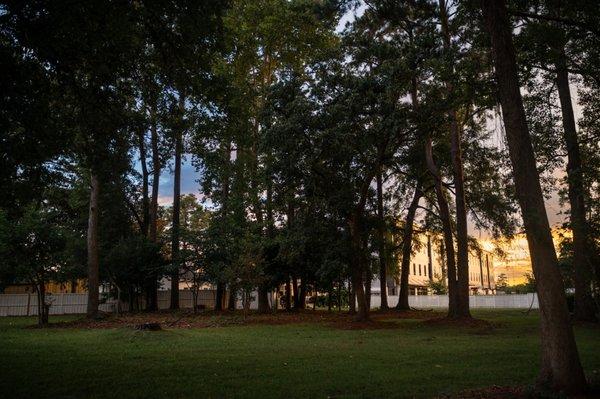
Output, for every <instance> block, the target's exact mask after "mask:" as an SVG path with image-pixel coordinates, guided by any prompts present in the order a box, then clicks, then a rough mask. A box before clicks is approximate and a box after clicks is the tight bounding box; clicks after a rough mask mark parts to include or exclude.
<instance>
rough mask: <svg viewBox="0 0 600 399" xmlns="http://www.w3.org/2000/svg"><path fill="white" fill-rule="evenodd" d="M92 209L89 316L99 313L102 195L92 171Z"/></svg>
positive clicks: (88, 231)
mask: <svg viewBox="0 0 600 399" xmlns="http://www.w3.org/2000/svg"><path fill="white" fill-rule="evenodd" d="M90 186H91V187H90V210H89V214H88V229H87V257H88V260H87V262H88V302H87V317H88V318H94V317H96V316H97V315H98V305H99V303H100V298H99V294H100V293H99V289H100V287H99V284H100V264H99V259H98V200H99V197H100V181H99V179H98V175H96V173H95V172H93V171H92V173H91V176H90Z"/></svg>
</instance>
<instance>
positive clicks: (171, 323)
mask: <svg viewBox="0 0 600 399" xmlns="http://www.w3.org/2000/svg"><path fill="white" fill-rule="evenodd" d="M436 315H441V313H435V312H431V311H418V310H410V311H403V312H397V311H394V310H388V311H373V312H371V313H370V320H369V321H364V322H357V321H355V320H354V316H353V315H350V314H348V313H347V312H327V311H320V310H317V311H313V310H303V311H297V312H286V311H278V312H277V313H269V314H259V313H256V312H250V313H248V314H247V316H246V317H244V314H243V312H241V311H235V312H227V311H224V312H215V311H204V312H201V313H196V314H194V313H192V312H181V311H180V312H169V311H164V312H153V313H125V314H121V315H119V316H112V315H109V316H108V317H106V318H103V319H100V320H89V319H86V318H80V319H76V320H72V321H68V322H58V323H51V324H49V325H48V327H49V328H79V329H110V328H135V327H136V326H139V325H143V324H148V323H152V324H157V325H160V326H161V327H162V328H167V329H168V328H218V327H228V326H239V325H288V324H290V325H291V324H319V325H325V326H329V327H332V328H339V329H344V330H363V329H393V328H399V327H401V325H400V324H399V323H394V320H402V319H416V320H427V319H431V318H432V317H435V316H436Z"/></svg>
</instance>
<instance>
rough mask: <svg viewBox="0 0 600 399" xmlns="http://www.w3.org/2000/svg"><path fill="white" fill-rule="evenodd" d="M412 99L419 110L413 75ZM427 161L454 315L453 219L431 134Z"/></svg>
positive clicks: (455, 308)
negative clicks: (432, 181) (440, 224)
mask: <svg viewBox="0 0 600 399" xmlns="http://www.w3.org/2000/svg"><path fill="white" fill-rule="evenodd" d="M410 94H411V100H412V103H413V108H415V110H418V108H419V97H418V85H417V78H416V76H413V78H412V85H411V93H410ZM425 163H426V164H427V169H428V170H429V173H430V174H431V175H432V176H433V179H434V188H435V196H436V199H437V203H438V208H439V210H440V219H441V222H442V231H443V236H444V245H443V247H444V250H445V257H446V277H447V279H448V316H449V317H454V316H455V315H458V314H459V312H458V310H457V306H458V292H457V291H458V283H457V281H456V257H455V254H454V238H453V236H452V221H451V218H450V209H449V207H448V201H447V200H446V196H445V194H444V188H443V185H442V176H441V174H440V171H439V169H438V167H437V165H436V164H435V160H434V159H433V144H432V142H431V137H430V136H429V134H428V133H427V134H425Z"/></svg>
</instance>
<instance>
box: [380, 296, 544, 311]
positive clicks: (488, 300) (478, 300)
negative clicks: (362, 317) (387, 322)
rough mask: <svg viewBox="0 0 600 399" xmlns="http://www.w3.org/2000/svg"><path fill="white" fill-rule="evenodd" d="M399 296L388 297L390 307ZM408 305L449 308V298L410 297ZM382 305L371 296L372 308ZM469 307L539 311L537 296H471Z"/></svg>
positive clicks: (394, 304) (422, 307)
mask: <svg viewBox="0 0 600 399" xmlns="http://www.w3.org/2000/svg"><path fill="white" fill-rule="evenodd" d="M397 303H398V296H397V295H396V296H394V295H388V305H389V306H390V307H392V306H396V304H397ZM408 303H409V305H410V306H411V307H414V308H420V309H428V308H447V307H448V296H446V295H410V296H409V297H408ZM380 305H381V298H380V296H379V295H372V296H371V308H373V309H375V308H378V307H379V306H380ZM469 306H470V307H471V308H490V309H494V308H497V309H529V307H531V308H533V309H538V308H539V304H538V298H537V294H519V295H471V296H470V297H469Z"/></svg>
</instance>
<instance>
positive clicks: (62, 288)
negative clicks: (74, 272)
mask: <svg viewBox="0 0 600 399" xmlns="http://www.w3.org/2000/svg"><path fill="white" fill-rule="evenodd" d="M45 286H46V293H49V294H64V293H70V292H72V291H71V288H72V287H71V282H68V283H56V282H54V281H50V282H48V283H46V284H45ZM34 292H35V288H33V287H32V286H31V285H28V284H14V285H9V286H7V287H6V288H5V289H4V294H27V293H34ZM74 292H75V293H82V292H87V290H86V286H85V280H82V279H81V280H77V282H76V285H75V290H74Z"/></svg>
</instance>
